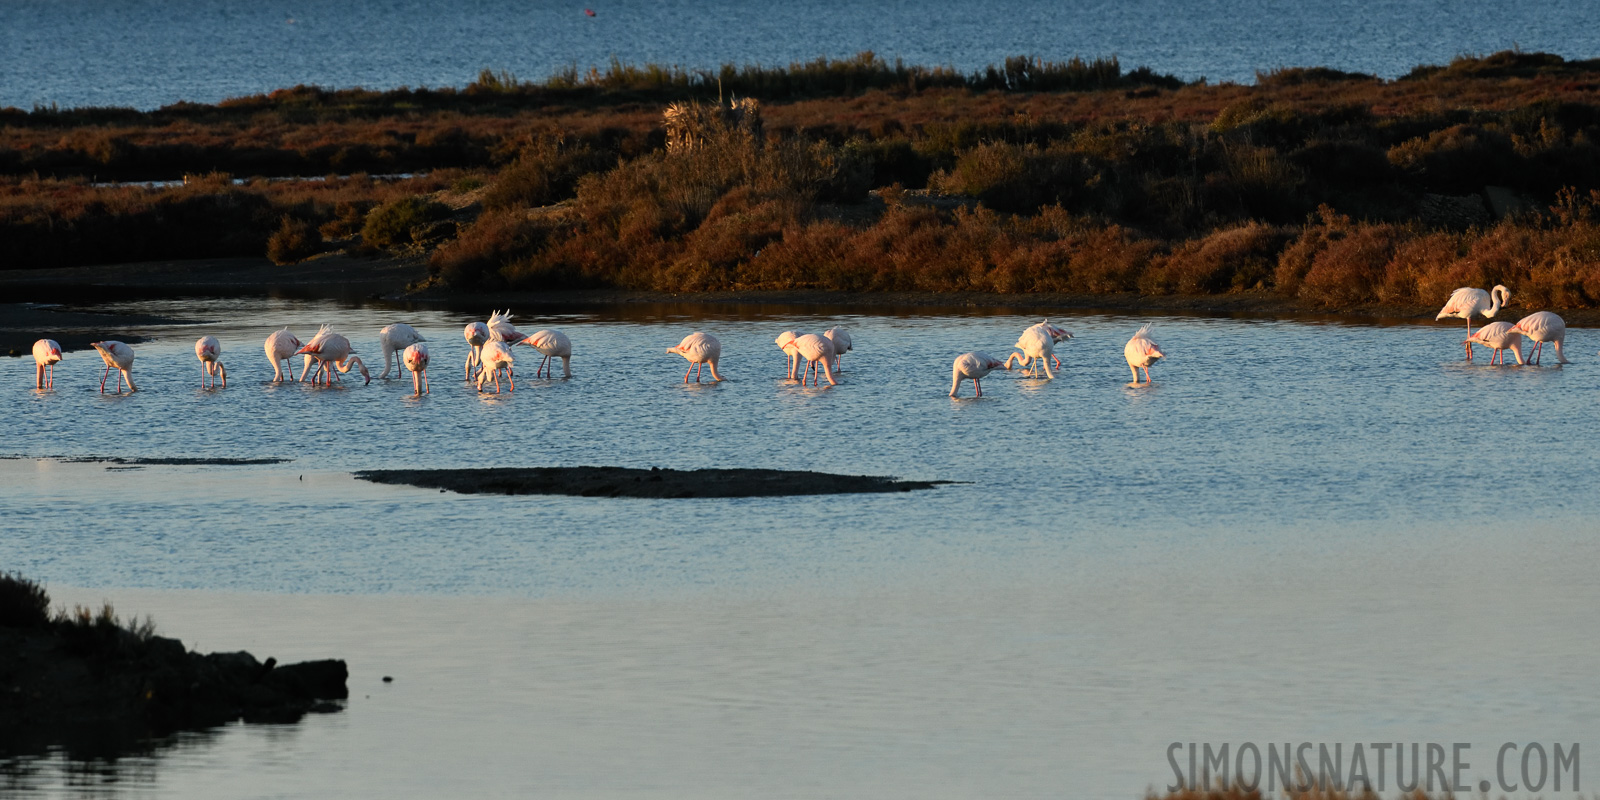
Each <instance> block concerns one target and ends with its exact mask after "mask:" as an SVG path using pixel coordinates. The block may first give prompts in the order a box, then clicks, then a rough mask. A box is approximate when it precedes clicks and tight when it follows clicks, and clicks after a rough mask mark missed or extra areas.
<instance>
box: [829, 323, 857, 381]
mask: <svg viewBox="0 0 1600 800" xmlns="http://www.w3.org/2000/svg"><path fill="white" fill-rule="evenodd" d="M822 335H823V336H824V337H826V338H827V339H828V341H830V342H833V369H834V371H836V372H843V371H844V368H843V367H841V366H839V358H840V357H841V356H843V355H844V354H845V353H848V352H850V349H851V346H850V331H847V330H845V329H844V326H842V325H835V326H833V327H831V328H829V329H827V330H825V331H823V332H822Z"/></svg>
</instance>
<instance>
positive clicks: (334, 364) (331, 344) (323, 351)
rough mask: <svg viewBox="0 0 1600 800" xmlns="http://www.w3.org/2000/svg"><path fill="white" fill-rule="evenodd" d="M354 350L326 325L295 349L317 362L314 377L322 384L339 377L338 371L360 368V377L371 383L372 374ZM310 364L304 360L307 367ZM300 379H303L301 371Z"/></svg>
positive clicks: (347, 341)
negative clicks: (303, 344) (308, 340)
mask: <svg viewBox="0 0 1600 800" xmlns="http://www.w3.org/2000/svg"><path fill="white" fill-rule="evenodd" d="M355 352H356V349H355V347H353V346H351V344H350V340H349V339H347V338H345V337H344V336H343V335H341V334H337V333H334V332H333V328H331V327H329V326H327V325H323V326H322V327H321V328H320V329H319V330H318V331H317V335H316V336H315V337H313V338H312V339H311V341H310V342H308V343H306V344H305V346H303V347H301V348H300V349H299V350H298V351H296V353H297V354H298V355H306V356H311V358H312V360H314V361H316V362H317V375H316V376H314V377H316V378H321V380H322V383H323V384H324V385H331V384H332V383H333V381H334V380H335V379H337V378H338V377H339V376H338V372H342V373H349V372H350V370H352V369H360V370H361V377H362V378H364V379H366V383H372V375H371V374H369V373H368V372H367V365H366V364H363V363H361V358H360V357H359V356H356V355H354V353H355ZM310 366H311V362H309V361H308V362H306V367H307V368H308V369H309V368H310ZM335 370H338V372H335ZM300 379H301V380H305V375H304V374H303V373H302V374H301V376H300ZM362 385H366V384H362Z"/></svg>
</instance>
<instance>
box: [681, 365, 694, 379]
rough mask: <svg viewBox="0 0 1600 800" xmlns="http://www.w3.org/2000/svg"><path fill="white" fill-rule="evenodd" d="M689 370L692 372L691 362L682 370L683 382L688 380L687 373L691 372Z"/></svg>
mask: <svg viewBox="0 0 1600 800" xmlns="http://www.w3.org/2000/svg"><path fill="white" fill-rule="evenodd" d="M691 372H694V365H693V364H690V365H689V368H688V369H686V370H684V371H683V382H684V383H688V382H689V373H691Z"/></svg>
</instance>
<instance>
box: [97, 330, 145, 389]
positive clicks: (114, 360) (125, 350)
mask: <svg viewBox="0 0 1600 800" xmlns="http://www.w3.org/2000/svg"><path fill="white" fill-rule="evenodd" d="M89 346H90V347H93V348H94V349H95V350H97V351H99V353H100V358H101V360H103V361H105V362H106V371H105V374H104V375H101V376H100V393H101V394H105V392H106V378H109V377H111V370H113V369H115V370H116V371H117V394H122V379H123V378H127V379H128V393H129V394H132V393H134V392H137V391H139V387H137V386H134V385H133V348H131V347H129V346H127V345H125V344H123V343H122V342H118V341H113V340H110V339H107V340H106V341H103V342H92V343H90V345H89Z"/></svg>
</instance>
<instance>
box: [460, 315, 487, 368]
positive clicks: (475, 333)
mask: <svg viewBox="0 0 1600 800" xmlns="http://www.w3.org/2000/svg"><path fill="white" fill-rule="evenodd" d="M461 335H462V336H465V337H467V345H468V346H469V347H471V348H472V350H471V351H469V352H468V353H467V380H469V381H470V380H472V368H473V367H478V368H479V369H482V368H483V361H482V359H481V358H479V352H478V351H480V350H482V349H483V343H484V342H487V341H489V326H488V325H485V324H483V323H481V322H469V323H467V327H466V329H464V330H462V331H461Z"/></svg>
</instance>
